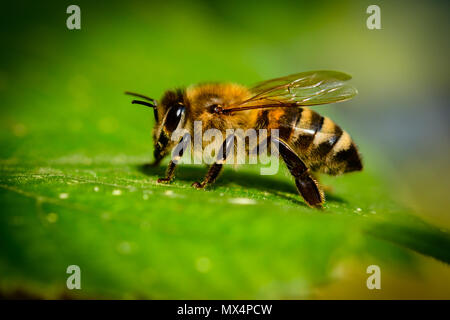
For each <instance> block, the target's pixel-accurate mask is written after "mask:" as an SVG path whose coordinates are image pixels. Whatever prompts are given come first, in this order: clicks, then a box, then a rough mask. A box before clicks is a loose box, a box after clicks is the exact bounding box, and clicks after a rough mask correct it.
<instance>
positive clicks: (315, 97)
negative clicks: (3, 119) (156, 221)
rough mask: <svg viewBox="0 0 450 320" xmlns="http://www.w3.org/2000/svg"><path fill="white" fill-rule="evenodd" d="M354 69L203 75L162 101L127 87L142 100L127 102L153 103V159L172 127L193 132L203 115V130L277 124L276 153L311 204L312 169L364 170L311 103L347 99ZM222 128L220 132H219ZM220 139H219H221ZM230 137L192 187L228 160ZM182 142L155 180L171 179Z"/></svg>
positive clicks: (163, 150) (342, 135) (352, 147)
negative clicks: (205, 79)
mask: <svg viewBox="0 0 450 320" xmlns="http://www.w3.org/2000/svg"><path fill="white" fill-rule="evenodd" d="M350 79H351V77H350V76H349V75H347V74H345V73H342V72H337V71H309V72H303V73H297V74H293V75H290V76H286V77H281V78H276V79H271V80H268V81H264V82H261V83H259V84H257V85H256V86H253V87H250V88H249V87H245V86H242V85H238V84H230V83H207V84H200V85H193V86H190V87H187V88H185V89H177V90H169V91H167V92H166V93H165V94H164V95H163V97H162V99H161V100H160V103H158V102H157V101H156V100H154V99H151V98H149V97H147V96H144V95H140V94H136V93H131V92H126V93H127V94H130V95H133V96H136V97H139V98H141V99H143V100H146V101H143V100H133V101H132V103H136V104H142V105H146V106H148V107H151V108H153V110H154V116H155V121H156V125H155V126H154V128H153V141H154V158H155V162H154V164H155V165H158V164H159V163H160V161H161V160H162V159H163V158H164V157H165V156H166V155H167V154H169V153H170V151H171V150H172V149H174V148H175V147H176V146H177V145H178V146H183V144H186V142H183V138H181V139H180V141H172V140H171V134H172V133H173V132H174V131H175V130H176V129H180V128H182V129H186V130H187V131H188V132H190V133H191V134H194V132H193V131H194V125H193V123H194V121H201V123H202V129H203V132H204V131H206V130H208V129H210V128H215V129H219V130H220V131H221V132H223V133H225V131H226V130H227V129H243V130H244V131H245V130H247V129H250V128H253V129H267V130H270V129H278V130H279V131H278V132H279V135H278V137H277V138H276V140H277V141H275V142H276V143H278V151H279V155H280V156H281V158H282V159H283V161H284V162H285V164H286V166H287V168H288V170H289V172H290V173H291V175H292V176H293V178H294V180H295V185H296V187H297V190H298V192H299V194H300V195H301V196H302V197H303V199H304V200H305V202H306V203H307V204H308V205H309V206H310V207H315V208H320V207H322V205H323V203H324V200H325V198H324V193H323V191H322V189H321V187H320V186H319V183H318V182H317V180H316V179H315V174H317V173H325V174H329V175H339V174H343V173H347V172H352V171H360V170H362V168H363V166H362V162H361V156H360V154H359V152H358V148H357V146H356V144H355V143H354V142H353V140H352V138H351V137H350V135H349V134H348V133H347V132H346V131H344V130H343V129H341V127H339V126H338V125H337V124H336V123H335V122H333V121H332V120H331V119H330V118H328V117H323V116H321V115H320V114H318V113H317V112H315V111H313V110H310V109H309V108H308V107H309V106H317V105H323V104H329V103H335V102H341V101H346V100H348V99H351V98H353V97H354V96H355V95H356V94H357V90H356V89H355V88H354V87H353V86H352V85H350V84H348V83H347V82H348V80H350ZM224 136H225V135H224ZM221 143H222V142H221ZM229 144H230V142H229V139H228V138H227V139H224V141H223V144H222V149H221V151H223V152H219V153H218V156H217V158H216V159H215V162H214V163H213V164H212V165H211V166H210V167H209V170H208V172H207V174H206V176H205V177H204V179H203V180H202V181H201V182H194V183H193V184H192V186H193V187H195V188H198V189H203V188H205V187H206V186H208V185H212V184H213V183H214V182H215V181H216V179H217V177H218V175H219V174H220V172H221V170H222V168H223V165H224V163H225V162H226V160H227V150H229ZM182 150H184V149H183V148H181V152H179V154H177V155H176V156H175V157H172V160H171V161H170V162H169V164H168V167H167V171H166V176H165V177H164V178H160V179H158V183H169V182H171V181H172V180H173V178H174V174H175V168H176V166H177V164H178V161H179V159H180V158H181V156H182Z"/></svg>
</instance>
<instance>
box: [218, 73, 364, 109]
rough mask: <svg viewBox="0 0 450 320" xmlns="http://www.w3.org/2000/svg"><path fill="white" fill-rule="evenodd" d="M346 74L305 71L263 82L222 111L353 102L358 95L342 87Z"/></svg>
mask: <svg viewBox="0 0 450 320" xmlns="http://www.w3.org/2000/svg"><path fill="white" fill-rule="evenodd" d="M350 79H351V76H349V75H348V74H345V73H342V72H337V71H309V72H302V73H297V74H293V75H290V76H287V77H282V78H276V79H272V80H268V81H264V82H262V83H260V84H257V85H256V86H254V87H252V88H251V89H250V91H251V92H252V93H254V95H253V96H252V97H251V98H249V99H247V100H245V101H241V102H239V103H235V104H233V105H229V106H225V107H224V111H228V112H231V111H239V110H248V109H261V108H273V107H277V106H278V107H289V106H292V107H295V106H314V105H320V104H328V103H335V102H341V101H345V100H348V99H351V98H353V97H354V96H355V95H356V94H357V93H358V91H357V90H356V89H355V88H354V87H353V86H352V85H350V84H348V83H346V82H347V81H348V80H350Z"/></svg>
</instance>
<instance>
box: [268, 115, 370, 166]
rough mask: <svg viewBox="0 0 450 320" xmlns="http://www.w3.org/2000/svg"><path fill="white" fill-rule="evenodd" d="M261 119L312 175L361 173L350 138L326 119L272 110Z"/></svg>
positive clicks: (358, 158) (356, 151)
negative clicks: (292, 150) (288, 146)
mask: <svg viewBox="0 0 450 320" xmlns="http://www.w3.org/2000/svg"><path fill="white" fill-rule="evenodd" d="M263 112H268V114H266V115H263V114H261V116H262V117H264V116H266V117H267V119H268V127H269V128H279V129H280V132H279V134H280V138H281V139H283V140H284V141H286V142H287V143H288V144H289V145H290V146H291V147H292V148H293V149H294V151H295V152H296V153H297V154H298V156H299V157H300V158H301V159H302V160H303V161H304V162H305V164H306V165H307V166H308V168H309V169H310V170H312V171H319V172H323V173H327V174H331V175H336V174H340V173H345V172H351V171H359V170H361V169H362V163H361V157H360V155H359V153H358V150H357V147H356V145H355V143H354V142H353V140H352V139H351V138H350V135H349V134H348V133H347V132H346V131H344V130H342V129H341V128H340V127H339V126H338V125H337V124H335V123H334V122H333V121H332V120H331V119H330V118H327V117H322V116H321V115H319V114H318V113H317V112H314V111H312V110H309V109H307V108H284V109H272V110H268V111H263Z"/></svg>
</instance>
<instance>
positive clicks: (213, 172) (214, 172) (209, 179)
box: [192, 162, 223, 189]
mask: <svg viewBox="0 0 450 320" xmlns="http://www.w3.org/2000/svg"><path fill="white" fill-rule="evenodd" d="M222 168H223V164H221V163H217V162H216V163H214V164H213V165H212V166H211V167H209V170H208V173H206V176H205V178H204V179H203V181H202V182H194V183H193V184H192V186H193V187H194V188H196V189H203V188H205V187H206V186H207V185H210V184H213V183H214V182H215V181H216V179H217V177H218V176H219V173H220V172H221V171H222Z"/></svg>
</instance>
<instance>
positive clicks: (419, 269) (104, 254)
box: [0, 1, 450, 299]
mask: <svg viewBox="0 0 450 320" xmlns="http://www.w3.org/2000/svg"><path fill="white" fill-rule="evenodd" d="M70 4H77V5H79V6H80V8H81V30H68V29H67V27H66V19H67V17H68V14H66V8H67V7H68V6H69V5H70ZM371 4H377V5H379V6H380V8H381V25H382V29H381V30H368V29H367V28H366V19H367V17H368V16H369V15H368V14H367V13H366V8H367V7H368V6H369V5H371ZM448 9H449V4H448V2H446V1H442V2H441V1H428V2H419V1H395V2H392V1H390V2H389V1H378V2H376V3H373V2H369V1H336V2H332V1H315V2H307V1H276V2H275V1H258V2H251V1H248V2H247V1H223V2H214V1H189V2H187V1H179V2H172V1H164V2H162V3H157V2H154V3H153V2H149V1H126V2H125V1H123V2H115V1H95V3H93V2H92V1H77V2H76V3H75V2H69V1H59V2H50V1H47V2H45V3H36V2H33V1H14V3H13V2H10V3H2V10H1V17H0V35H1V39H2V50H1V52H0V97H1V100H0V101H1V105H0V108H1V109H0V112H1V119H0V121H1V123H2V125H1V127H0V130H1V131H0V146H1V151H0V158H1V159H0V165H1V178H0V179H1V181H0V205H1V208H2V213H1V217H0V219H1V224H0V228H1V229H0V231H1V233H0V295H1V296H3V297H7V298H9V297H16V296H26V297H40V298H42V297H44V298H99V297H100V298H103V297H105V298H110V297H112V298H175V299H178V298H347V297H352V298H411V297H412V298H430V297H431V298H450V288H449V286H448V283H450V281H449V280H450V270H449V267H448V264H447V263H449V261H450V257H449V252H450V240H449V236H448V232H447V230H448V227H449V226H450V212H449V208H450V201H449V199H450V198H449V197H448V196H446V194H445V193H446V191H447V190H449V181H450V167H449V165H448V163H449V160H450V152H449V150H450V149H449V137H450V131H449V124H448V119H449V110H448V98H449V97H448V83H449V80H450V79H449V62H448V56H449V52H450V50H449V41H448V37H447V34H446V33H447V31H448V30H449V22H448V19H447V13H448V12H449V10H448ZM314 69H319V70H322V69H331V70H339V71H343V72H346V73H349V74H351V75H353V77H354V79H353V80H352V83H353V84H354V85H355V86H356V87H357V88H358V90H359V95H358V96H357V97H356V98H355V99H353V100H352V101H349V102H346V103H344V104H339V105H332V106H326V107H320V108H317V111H320V112H321V113H323V114H326V115H328V116H330V117H332V118H333V119H334V120H335V121H336V122H337V123H339V124H340V125H341V126H342V127H344V128H345V129H346V130H347V131H349V132H350V134H351V135H352V137H353V138H354V139H355V141H356V142H357V143H358V145H359V146H360V149H361V152H362V154H363V156H364V163H365V166H366V169H365V172H364V173H357V174H352V175H349V176H344V177H339V178H336V179H327V178H325V180H324V182H325V183H326V184H328V185H331V186H332V187H333V190H334V191H333V193H330V194H329V195H327V197H328V202H327V204H326V208H325V210H324V212H318V211H315V210H311V209H309V208H307V207H305V206H304V205H303V203H302V201H301V200H300V198H299V197H298V196H297V195H296V191H295V187H294V186H293V184H292V181H290V178H289V177H288V175H287V174H286V172H285V170H283V172H281V173H280V174H279V175H278V176H275V177H262V176H259V175H258V174H257V172H258V170H257V168H253V167H244V168H242V169H241V170H238V171H234V170H233V169H231V168H228V169H227V170H226V171H225V172H224V174H223V176H222V177H221V179H220V180H219V181H218V183H217V186H215V187H214V188H212V189H210V190H208V191H205V192H201V191H196V190H191V188H190V187H189V185H190V183H191V182H192V181H195V180H198V179H200V177H202V175H203V174H204V173H205V169H204V168H203V167H201V168H199V167H185V168H183V167H181V168H180V169H179V179H178V180H176V181H175V183H174V184H173V185H171V186H159V185H157V184H156V182H155V181H156V178H157V177H158V176H160V175H161V174H163V172H164V168H163V167H161V168H160V169H156V170H149V169H146V168H145V167H143V165H144V164H145V163H148V162H150V160H151V158H152V157H151V154H152V141H151V135H150V130H151V127H152V125H153V118H152V117H153V116H152V113H151V112H148V110H145V109H144V108H137V107H135V106H131V105H130V103H129V102H130V99H129V97H126V96H124V95H123V92H124V91H125V90H130V91H136V92H141V93H143V94H147V95H149V96H151V97H154V98H159V97H161V95H162V94H163V92H164V91H165V90H167V89H169V88H174V87H178V86H186V85H189V84H191V83H196V82H205V81H231V82H237V83H242V84H253V83H255V82H258V81H261V80H264V79H268V78H273V77H279V76H283V75H287V74H291V73H295V72H301V71H307V70H314ZM241 198H244V200H242V199H241ZM236 199H237V200H236ZM242 203H247V205H244V204H242ZM70 264H77V265H79V266H80V267H81V270H82V286H83V289H82V290H80V291H76V292H75V291H69V290H67V289H66V288H65V279H66V277H67V275H66V273H65V268H66V267H67V266H68V265H70ZM370 264H379V265H380V266H381V270H382V272H383V279H386V282H383V289H382V290H381V291H377V292H374V291H369V290H367V288H366V286H365V279H366V277H367V275H366V273H365V269H366V267H367V266H368V265H370Z"/></svg>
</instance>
